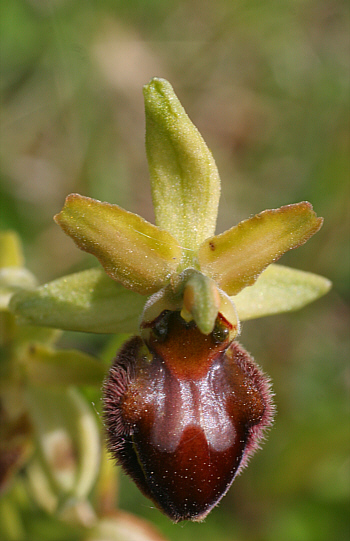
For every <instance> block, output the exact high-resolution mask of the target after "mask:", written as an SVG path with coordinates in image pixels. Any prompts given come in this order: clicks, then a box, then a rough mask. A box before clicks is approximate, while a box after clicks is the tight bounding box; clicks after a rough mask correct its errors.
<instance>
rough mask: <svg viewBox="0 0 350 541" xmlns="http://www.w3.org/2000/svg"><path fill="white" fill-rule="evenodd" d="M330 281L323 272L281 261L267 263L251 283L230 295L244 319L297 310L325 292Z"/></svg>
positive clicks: (240, 317)
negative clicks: (283, 263)
mask: <svg viewBox="0 0 350 541" xmlns="http://www.w3.org/2000/svg"><path fill="white" fill-rule="evenodd" d="M331 287H332V283H331V282H330V281H329V280H328V279H327V278H324V277H323V276H319V275H317V274H313V273H311V272H305V271H300V270H296V269H291V268H289V267H284V266H282V265H270V266H269V267H268V268H267V269H266V270H265V271H264V272H263V273H262V274H261V275H260V276H259V278H258V279H257V281H256V282H255V284H254V285H252V286H251V287H246V288H245V289H243V290H242V291H241V292H240V293H238V295H237V296H235V297H231V298H232V301H233V302H234V304H235V306H236V309H237V312H238V316H239V319H240V320H242V321H244V320H247V319H254V318H258V317H263V316H271V315H273V314H279V313H281V312H289V311H292V310H299V308H303V306H305V305H307V304H309V303H310V302H313V301H315V300H316V299H318V298H319V297H322V296H323V295H325V294H326V293H327V292H328V291H329V290H330V288H331Z"/></svg>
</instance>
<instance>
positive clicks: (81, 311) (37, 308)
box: [10, 268, 145, 334]
mask: <svg viewBox="0 0 350 541" xmlns="http://www.w3.org/2000/svg"><path fill="white" fill-rule="evenodd" d="M144 303H145V297H143V296H141V295H138V294H137V293H134V292H133V291H130V290H128V289H125V288H124V287H123V286H122V285H121V284H119V283H117V282H115V281H114V280H112V279H111V278H109V277H108V276H107V275H106V273H105V272H104V271H103V270H102V269H98V268H96V269H95V268H94V269H89V270H86V271H82V272H78V273H75V274H71V275H68V276H63V277H62V278H59V279H57V280H54V281H53V282H49V283H48V284H44V285H42V286H40V287H38V288H37V289H35V290H32V291H21V292H20V293H17V294H15V295H14V296H13V297H12V299H11V302H10V310H11V311H12V312H13V313H14V314H15V315H17V316H18V318H19V323H21V324H24V325H39V326H41V327H53V328H57V329H63V330H69V331H82V332H95V333H107V334H109V333H112V334H114V333H134V332H137V329H138V320H139V317H140V314H141V312H142V309H143V306H144Z"/></svg>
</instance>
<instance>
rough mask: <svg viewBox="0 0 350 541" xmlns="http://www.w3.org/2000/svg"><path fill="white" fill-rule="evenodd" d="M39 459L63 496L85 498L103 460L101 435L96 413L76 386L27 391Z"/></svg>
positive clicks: (61, 497) (59, 494)
mask: <svg viewBox="0 0 350 541" xmlns="http://www.w3.org/2000/svg"><path fill="white" fill-rule="evenodd" d="M26 399H27V405H28V409H29V413H30V416H31V419H32V422H33V427H34V434H35V437H36V440H37V444H38V450H39V454H38V456H39V459H40V460H41V462H42V466H43V468H44V471H45V472H46V473H47V475H48V480H49V483H50V486H51V487H52V488H53V490H54V492H55V493H56V494H57V495H58V496H59V498H60V499H61V500H62V499H65V498H68V497H75V498H85V497H86V496H87V494H88V493H89V492H90V490H91V488H92V486H93V483H94V482H95V479H96V476H97V473H98V468H99V462H100V435H99V430H98V427H97V423H96V420H95V417H94V414H93V412H92V411H91V409H90V407H89V406H88V405H87V404H86V402H85V400H83V398H82V397H81V396H80V395H79V393H78V392H77V391H76V390H75V389H74V388H72V387H69V388H66V389H60V390H57V389H52V388H50V389H45V388H44V387H34V386H30V387H28V389H27V390H26Z"/></svg>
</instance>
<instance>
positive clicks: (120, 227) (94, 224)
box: [55, 194, 182, 295]
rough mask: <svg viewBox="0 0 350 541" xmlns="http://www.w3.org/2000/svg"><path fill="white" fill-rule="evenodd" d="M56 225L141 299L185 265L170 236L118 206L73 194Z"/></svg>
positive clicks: (112, 276)
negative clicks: (180, 266)
mask: <svg viewBox="0 0 350 541" xmlns="http://www.w3.org/2000/svg"><path fill="white" fill-rule="evenodd" d="M55 220H56V222H57V223H58V224H59V225H60V226H61V227H62V229H63V230H64V232H65V233H67V235H69V236H70V237H72V239H73V240H74V242H75V243H76V244H77V245H78V246H79V248H81V249H82V250H85V251H86V252H89V253H91V254H93V255H94V256H96V257H97V258H98V260H99V261H100V263H101V264H102V266H103V268H104V269H105V271H106V272H107V274H108V275H109V276H111V278H113V279H114V280H116V281H118V282H120V283H121V284H123V286H124V287H127V288H128V289H131V290H132V291H136V292H137V293H140V294H141V295H149V294H152V293H155V292H156V291H158V290H159V289H160V288H162V287H163V286H164V285H165V284H166V283H167V282H168V281H169V279H170V277H171V275H172V274H173V273H174V272H175V271H176V269H177V267H178V265H179V263H180V261H181V257H182V250H181V248H180V246H179V244H178V243H177V241H176V240H175V239H174V237H173V236H172V235H171V234H170V233H168V231H163V230H161V229H159V228H158V227H156V226H155V225H153V224H151V223H149V222H147V221H146V220H144V219H143V218H141V217H140V216H138V215H137V214H133V213H132V212H128V211H126V210H124V209H122V208H120V207H118V205H111V204H109V203H101V201H97V200H95V199H91V198H89V197H84V196H82V195H78V194H71V195H69V196H68V197H67V199H66V202H65V205H64V207H63V209H62V211H61V212H60V213H59V214H57V215H56V216H55Z"/></svg>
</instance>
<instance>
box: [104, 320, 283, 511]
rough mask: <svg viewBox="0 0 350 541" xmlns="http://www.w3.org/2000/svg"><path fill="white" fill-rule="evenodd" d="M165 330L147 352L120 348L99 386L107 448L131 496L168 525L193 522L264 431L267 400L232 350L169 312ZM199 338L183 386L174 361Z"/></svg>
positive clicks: (138, 344) (137, 342) (257, 378)
mask: <svg viewBox="0 0 350 541" xmlns="http://www.w3.org/2000/svg"><path fill="white" fill-rule="evenodd" d="M168 323H169V327H168V335H167V337H166V338H165V339H164V338H162V340H160V341H159V342H157V340H155V339H153V340H151V341H150V344H149V349H148V348H147V347H146V346H145V344H144V343H143V341H142V340H141V339H140V338H139V337H134V338H132V339H131V340H129V342H127V343H126V344H125V346H124V347H123V348H122V350H121V351H120V353H119V354H118V356H117V358H116V360H115V362H114V364H113V366H112V368H111V370H110V374H109V376H108V377H107V379H106V382H105V385H104V404H105V408H104V414H105V421H106V430H107V438H108V444H109V449H110V451H111V452H112V454H113V456H114V457H115V458H116V459H117V461H118V462H119V463H120V464H121V465H122V466H123V468H124V470H125V471H126V472H127V473H128V474H129V475H131V477H132V478H133V479H134V480H135V482H136V483H137V485H138V486H139V488H140V490H141V491H142V492H143V493H144V494H145V495H146V496H148V497H150V498H151V499H152V500H153V501H154V502H155V503H156V505H157V506H158V507H159V508H160V509H161V510H162V511H163V512H164V513H166V514H167V515H168V516H169V517H170V518H171V519H172V520H174V521H176V522H177V521H180V520H186V519H190V520H202V519H203V518H204V517H205V516H206V515H207V514H208V513H209V511H210V510H211V509H212V508H213V507H214V506H215V505H216V504H217V503H218V501H219V500H220V499H221V498H222V496H223V495H224V494H225V493H226V492H227V490H228V488H229V487H230V486H231V484H232V482H233V480H234V478H235V476H236V475H237V473H238V472H239V471H240V470H241V469H242V468H243V467H244V466H245V465H246V463H247V460H248V458H249V456H251V454H252V453H253V452H254V451H255V450H256V448H257V447H258V443H259V441H260V440H261V437H262V436H263V433H264V429H265V428H266V427H267V426H269V425H270V423H271V421H272V416H273V406H272V400H271V393H270V388H269V383H268V380H267V378H266V377H265V376H264V375H263V373H262V372H261V371H260V369H259V368H257V366H256V365H255V364H254V362H253V360H252V359H251V357H250V356H249V354H248V353H247V352H246V351H245V350H244V349H243V348H242V347H241V346H240V345H239V344H238V343H237V342H231V343H230V344H227V343H226V342H223V343H222V344H221V345H220V344H216V345H214V341H211V337H210V336H209V337H205V336H204V335H202V334H201V333H200V331H198V329H197V328H196V327H195V326H193V325H192V326H191V325H186V324H185V322H183V324H182V323H181V320H180V318H179V316H178V315H177V314H176V313H174V315H173V314H171V316H170V318H169V321H168ZM174 333H175V334H176V336H177V342H178V343H179V347H178V350H177V352H176V351H174V350H173V349H174V347H175V346H174V342H173V338H174V336H173V335H174ZM197 333H198V335H197ZM200 337H202V339H203V340H204V338H206V339H207V341H206V342H204V346H203V344H202V351H201V353H202V359H197V362H196V365H197V366H200V365H201V363H202V368H201V370H199V371H198V370H197V369H196V368H195V366H192V369H193V377H192V378H191V377H190V373H189V371H188V370H186V371H184V370H183V363H184V359H183V357H184V356H187V355H186V351H187V349H186V344H189V343H190V341H191V342H192V343H194V344H196V341H198V340H199V339H200ZM189 338H190V339H191V340H190V341H189ZM167 345H168V346H170V345H172V349H171V356H170V355H169V347H167ZM176 353H177V355H178V357H177V358H176ZM188 353H190V348H189V349H188ZM181 356H182V358H181ZM205 356H206V358H204V357H205ZM177 364H178V366H179V367H180V369H178V370H177ZM189 365H190V366H191V363H189ZM204 368H205V369H204Z"/></svg>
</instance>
